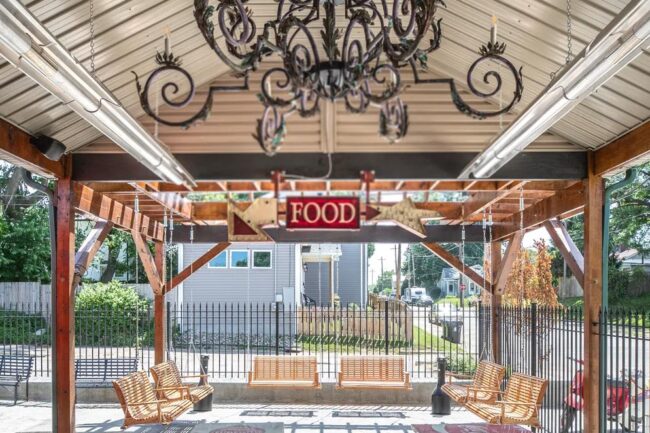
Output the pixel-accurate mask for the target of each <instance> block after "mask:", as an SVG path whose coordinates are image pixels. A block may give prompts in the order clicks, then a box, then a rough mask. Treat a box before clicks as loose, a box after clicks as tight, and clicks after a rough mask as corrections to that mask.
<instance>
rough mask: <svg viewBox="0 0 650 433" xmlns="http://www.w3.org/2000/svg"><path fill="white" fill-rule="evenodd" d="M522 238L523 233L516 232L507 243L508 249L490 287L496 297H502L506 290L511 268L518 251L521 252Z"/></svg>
mask: <svg viewBox="0 0 650 433" xmlns="http://www.w3.org/2000/svg"><path fill="white" fill-rule="evenodd" d="M523 238H524V232H523V231H518V232H515V234H514V235H513V236H512V239H510V242H508V247H507V248H506V252H505V254H504V255H503V259H502V260H501V266H500V267H499V270H498V271H497V277H496V280H494V285H493V287H492V290H493V292H492V293H494V294H496V295H498V296H502V295H503V292H504V291H505V289H506V283H507V282H508V277H510V272H512V266H513V264H514V263H515V259H516V258H517V254H519V251H520V250H521V241H522V240H523Z"/></svg>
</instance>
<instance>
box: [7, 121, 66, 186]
mask: <svg viewBox="0 0 650 433" xmlns="http://www.w3.org/2000/svg"><path fill="white" fill-rule="evenodd" d="M30 139H31V136H30V135H29V134H28V133H26V132H24V131H23V130H21V129H18V128H16V127H15V126H13V125H12V124H10V123H9V122H7V121H5V120H2V119H0V159H3V160H5V161H7V162H9V163H11V164H14V165H17V166H19V167H23V168H25V169H26V170H27V171H30V172H32V173H34V174H38V175H41V176H45V177H50V178H52V177H55V178H59V179H60V178H62V177H64V176H65V174H66V169H65V161H64V160H61V161H52V160H50V159H47V158H46V157H45V156H44V155H43V154H42V153H41V152H39V150H38V149H37V148H36V147H34V145H33V144H31V143H30V141H29V140H30ZM64 158H65V157H64Z"/></svg>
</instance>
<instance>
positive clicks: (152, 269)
mask: <svg viewBox="0 0 650 433" xmlns="http://www.w3.org/2000/svg"><path fill="white" fill-rule="evenodd" d="M131 236H132V237H133V242H135V250H136V251H137V253H138V257H140V261H141V262H142V266H143V267H144V272H145V273H146V274H147V279H148V280H149V284H150V285H151V289H152V290H153V293H154V294H155V295H162V294H163V289H164V287H163V283H162V279H161V276H160V272H159V271H158V267H157V266H156V261H155V260H154V258H153V256H152V255H151V250H149V246H148V245H147V242H146V241H145V240H144V238H143V237H142V234H141V233H139V232H136V231H131Z"/></svg>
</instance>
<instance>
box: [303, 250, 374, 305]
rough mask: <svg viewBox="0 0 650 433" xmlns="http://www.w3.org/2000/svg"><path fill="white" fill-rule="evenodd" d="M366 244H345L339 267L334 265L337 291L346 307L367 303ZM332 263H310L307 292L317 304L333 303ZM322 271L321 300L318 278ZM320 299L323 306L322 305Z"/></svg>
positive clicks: (306, 285)
mask: <svg viewBox="0 0 650 433" xmlns="http://www.w3.org/2000/svg"><path fill="white" fill-rule="evenodd" d="M366 267H367V265H366V259H365V244H341V257H340V258H339V263H338V266H337V265H336V264H334V287H335V288H336V286H337V283H338V290H337V293H338V294H339V297H340V299H341V304H342V305H347V304H349V303H355V304H357V305H365V303H366V296H367V294H366V292H367V290H366V288H367V285H366V280H365V273H366V271H367V269H366ZM329 269H330V268H329V263H308V264H307V270H306V272H305V281H304V291H305V294H306V295H307V296H309V297H310V298H312V299H313V300H314V301H316V303H317V304H318V303H321V304H328V303H329V302H330V285H329V280H330V277H329V275H330V274H329V272H330V270H329ZM319 270H320V296H319V281H318V274H319ZM319 299H320V302H319Z"/></svg>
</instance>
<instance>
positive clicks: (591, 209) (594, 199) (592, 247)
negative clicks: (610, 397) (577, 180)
mask: <svg viewBox="0 0 650 433" xmlns="http://www.w3.org/2000/svg"><path fill="white" fill-rule="evenodd" d="M589 156H590V158H589V166H590V173H589V177H588V178H587V181H586V182H585V190H586V191H585V195H586V197H587V202H586V205H585V216H584V220H585V224H584V230H585V234H584V238H585V247H584V251H585V277H584V302H585V306H584V311H583V315H584V334H583V338H584V356H583V359H584V363H585V364H584V368H583V375H584V383H585V388H584V396H583V399H584V406H583V407H584V409H583V410H584V430H583V431H584V432H585V433H599V432H600V431H601V430H600V424H599V420H600V419H601V417H600V416H599V414H600V413H601V412H600V411H599V394H600V392H601V389H600V388H601V385H600V383H601V382H600V380H601V376H600V367H601V366H600V336H599V329H598V328H599V326H598V322H599V317H600V309H601V307H602V301H603V299H602V282H603V278H604V276H603V262H602V252H603V247H604V246H603V201H604V180H603V178H602V177H601V176H598V175H596V174H595V158H594V157H593V155H592V154H590V155H589Z"/></svg>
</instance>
